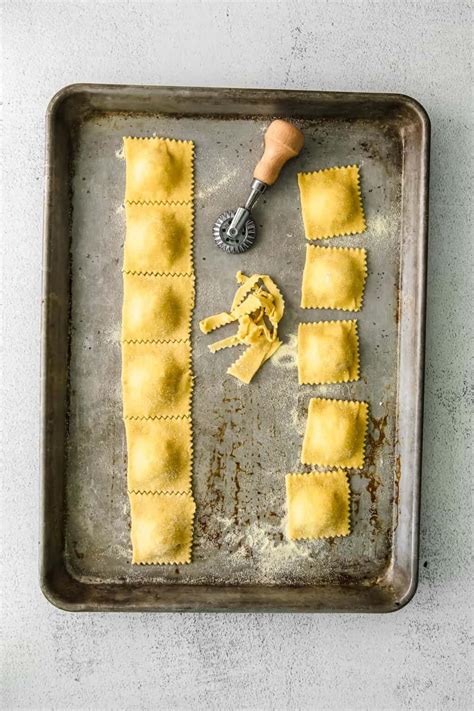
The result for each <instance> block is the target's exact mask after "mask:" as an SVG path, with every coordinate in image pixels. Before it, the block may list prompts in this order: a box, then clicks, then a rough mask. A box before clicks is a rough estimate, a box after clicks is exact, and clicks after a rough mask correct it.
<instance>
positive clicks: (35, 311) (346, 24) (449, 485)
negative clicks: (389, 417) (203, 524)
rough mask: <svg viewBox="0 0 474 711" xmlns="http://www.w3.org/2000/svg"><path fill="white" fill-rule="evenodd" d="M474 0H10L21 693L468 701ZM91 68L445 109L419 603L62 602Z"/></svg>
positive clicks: (13, 557)
mask: <svg viewBox="0 0 474 711" xmlns="http://www.w3.org/2000/svg"><path fill="white" fill-rule="evenodd" d="M471 12H472V5H471V4H470V3H467V2H454V1H453V0H451V2H446V3H445V2H436V1H431V2H430V1H428V0H427V1H426V2H423V1H421V2H420V1H418V2H414V1H411V2H409V1H404V2H397V1H392V2H389V1H384V2H376V1H375V2H374V1H370V0H360V1H358V2H357V1H354V2H350V1H348V0H347V1H346V2H323V1H321V0H318V1H316V2H286V3H279V2H270V3H264V2H261V3H257V2H253V3H243V2H227V3H224V2H194V3H183V2H169V3H168V2H157V3H149V2H130V3H129V2H121V3H112V2H97V1H96V2H92V1H89V2H61V3H54V4H53V3H43V2H34V3H27V2H20V1H17V2H4V3H3V43H2V44H3V50H2V52H3V59H2V70H3V82H2V85H3V94H4V124H5V131H4V144H3V153H4V173H3V186H4V193H3V217H4V219H3V220H2V228H3V233H4V234H3V240H2V247H3V251H4V258H3V278H4V284H5V290H4V291H5V295H4V300H3V305H4V324H3V325H4V338H3V339H2V342H1V347H2V351H3V363H4V378H3V380H4V388H3V395H4V405H3V408H2V416H3V419H4V427H3V441H4V445H5V447H4V450H5V454H4V466H3V474H4V477H3V496H2V498H1V502H2V508H3V515H2V518H1V528H2V534H3V536H2V538H3V568H4V570H3V575H2V588H3V591H2V600H3V602H2V617H3V628H4V630H3V647H4V656H3V662H2V665H3V690H2V694H3V706H4V708H7V709H101V710H102V709H152V708H163V709H221V708H223V707H227V708H231V709H277V710H280V709H313V708H321V709H337V710H341V709H377V710H379V709H380V710H382V709H445V708H449V709H467V708H468V707H469V704H470V700H471V682H470V672H469V649H470V639H469V629H470V611H471V610H470V602H469V600H468V589H469V582H470V577H471V576H470V569H469V565H470V555H469V551H470V545H471V537H470V515H471V510H470V507H469V500H470V498H471V496H470V494H471V492H470V487H471V485H472V477H471V476H470V472H469V463H468V462H469V459H468V444H469V440H470V435H471V434H472V433H471V425H472V420H471V419H470V411H469V404H470V401H469V398H470V397H472V394H471V393H470V373H469V368H468V344H469V336H470V335H472V327H471V323H470V322H471V320H472V298H471V294H470V293H469V286H471V292H472V283H471V284H470V281H471V280H470V278H469V277H470V271H471V269H472V246H471V240H472V235H471V234H470V233H469V230H468V226H469V224H468V223H469V219H468V217H469V215H468V210H469V204H468V202H469V196H470V188H471V186H470V183H469V172H470V171H469V166H470V164H469V152H470V149H472V141H471V139H470V132H469V131H470V128H472V126H470V125H469V124H470V122H471V114H472V102H470V99H469V91H470V81H471V73H470V67H469V60H470V57H471V45H470V42H471V37H470V22H471ZM78 81H88V82H105V83H137V84H153V83H163V84H186V85H193V84H195V85H210V86H213V85H214V86H219V85H220V86H248V87H252V86H256V87H288V88H307V89H327V90H343V91H348V90H354V91H390V92H391V91H394V92H402V93H406V94H410V95H412V96H414V97H416V98H417V99H418V100H419V101H421V102H422V103H423V104H424V106H425V107H426V109H427V111H428V113H429V115H430V117H431V120H432V125H433V134H432V138H433V147H432V166H431V170H432V173H431V175H432V179H431V201H430V202H431V206H430V207H431V218H430V219H431V228H430V248H429V278H428V289H429V291H428V322H427V363H426V400H425V418H426V419H425V431H424V449H425V456H424V466H423V506H422V525H421V576H420V586H419V590H418V593H417V595H416V597H415V598H414V600H413V601H412V603H411V604H410V605H409V606H408V607H406V608H405V609H403V610H402V611H401V612H398V613H395V614H392V615H389V616H370V617H369V616H352V615H347V616H339V615H337V616H318V615H300V616H294V615H270V614H265V615H220V616H218V615H206V616H204V615H201V616H199V615H162V616H158V615H126V614H117V615H106V614H100V615H91V614H83V615H71V614H67V613H62V612H60V611H58V610H56V609H54V608H53V607H51V606H50V605H49V604H48V603H47V602H46V601H45V600H44V599H43V597H42V595H41V593H40V591H39V588H38V572H37V567H38V555H37V549H38V496H39V494H38V480H39V479H38V433H39V423H38V410H39V341H40V285H41V229H42V193H43V151H44V120H43V118H44V112H45V108H46V105H47V102H48V100H49V98H50V97H51V96H52V94H54V93H55V92H56V91H57V89H59V88H60V87H62V86H63V85H65V84H69V83H73V82H78ZM471 164H472V163H471ZM470 265H471V269H470ZM471 382H472V380H471Z"/></svg>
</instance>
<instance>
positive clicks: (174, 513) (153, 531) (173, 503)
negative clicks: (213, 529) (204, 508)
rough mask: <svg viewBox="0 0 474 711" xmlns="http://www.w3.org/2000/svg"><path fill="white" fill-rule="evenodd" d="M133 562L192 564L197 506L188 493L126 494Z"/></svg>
mask: <svg viewBox="0 0 474 711" xmlns="http://www.w3.org/2000/svg"><path fill="white" fill-rule="evenodd" d="M129 497H130V513H131V521H132V547H133V559H132V562H133V563H155V564H158V565H159V564H171V563H173V564H180V563H190V562H191V546H192V540H193V522H194V512H195V510H196V504H195V503H194V500H193V497H192V496H191V494H133V493H131V494H129Z"/></svg>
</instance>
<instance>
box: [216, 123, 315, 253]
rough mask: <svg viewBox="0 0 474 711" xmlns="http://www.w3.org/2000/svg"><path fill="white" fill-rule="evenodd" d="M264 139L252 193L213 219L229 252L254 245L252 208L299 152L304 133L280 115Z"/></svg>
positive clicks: (218, 239)
mask: <svg viewBox="0 0 474 711" xmlns="http://www.w3.org/2000/svg"><path fill="white" fill-rule="evenodd" d="M264 142H265V149H264V152H263V155H262V157H261V159H260V160H259V162H258V163H257V165H256V166H255V170H254V172H253V181H252V185H251V191H250V195H249V197H248V199H247V201H246V203H245V205H244V207H238V208H237V210H227V211H226V212H223V213H222V215H219V217H218V218H217V220H216V221H215V223H214V228H213V235H214V241H215V243H216V244H217V246H218V247H220V248H221V249H223V250H225V251H226V252H229V253H230V254H241V253H242V252H246V251H247V249H249V248H250V247H251V246H252V245H253V243H254V241H255V237H256V227H255V222H254V220H253V219H252V216H251V213H252V208H253V207H254V205H255V203H256V202H257V200H258V199H259V197H260V195H262V194H263V193H264V192H265V190H266V189H267V188H268V187H269V186H270V185H273V183H275V182H276V180H277V178H278V176H279V175H280V171H281V169H282V168H283V166H284V165H285V163H286V162H287V161H288V160H290V158H295V157H296V156H297V155H298V154H299V152H300V151H301V149H302V148H303V143H304V136H303V134H302V133H301V131H300V130H299V129H298V128H296V126H293V124H291V123H288V121H282V120H281V119H277V120H275V121H272V123H271V124H270V125H269V127H268V128H267V130H266V132H265V138H264Z"/></svg>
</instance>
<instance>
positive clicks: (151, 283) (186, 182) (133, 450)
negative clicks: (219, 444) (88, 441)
mask: <svg viewBox="0 0 474 711" xmlns="http://www.w3.org/2000/svg"><path fill="white" fill-rule="evenodd" d="M124 153H125V159H126V191H125V209H126V238H125V247H124V299H123V312H122V387H123V409H124V419H125V428H126V435H127V448H128V468H127V478H128V491H129V498H130V512H131V538H132V548H133V558H132V562H133V563H137V564H160V565H161V564H182V563H189V562H190V561H191V551H192V538H193V521H194V512H195V503H194V499H193V496H192V493H191V471H192V420H191V397H192V384H193V376H192V353H191V340H190V335H191V318H192V311H193V308H194V268H193V262H192V235H193V188H194V183H193V157H194V144H193V143H192V142H191V141H176V140H172V139H164V138H150V139H148V138H125V139H124Z"/></svg>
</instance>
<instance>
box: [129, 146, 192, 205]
mask: <svg viewBox="0 0 474 711" xmlns="http://www.w3.org/2000/svg"><path fill="white" fill-rule="evenodd" d="M123 143H124V152H125V160H126V165H127V167H126V180H125V201H126V202H169V201H172V202H180V201H188V200H191V199H192V196H193V155H194V144H193V142H192V141H175V140H173V139H169V138H124V139H123Z"/></svg>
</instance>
